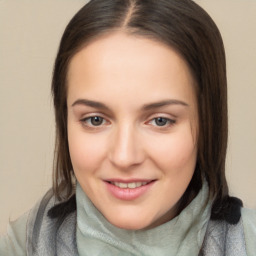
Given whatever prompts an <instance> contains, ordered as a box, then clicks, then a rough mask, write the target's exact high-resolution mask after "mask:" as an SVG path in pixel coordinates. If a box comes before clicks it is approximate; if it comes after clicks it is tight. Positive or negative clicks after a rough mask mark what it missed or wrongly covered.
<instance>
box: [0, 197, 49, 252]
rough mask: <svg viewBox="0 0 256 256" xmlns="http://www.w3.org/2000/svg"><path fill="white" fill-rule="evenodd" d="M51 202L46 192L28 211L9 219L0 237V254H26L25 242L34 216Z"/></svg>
mask: <svg viewBox="0 0 256 256" xmlns="http://www.w3.org/2000/svg"><path fill="white" fill-rule="evenodd" d="M53 204H54V203H53V200H52V195H51V193H49V192H48V193H46V195H45V196H44V197H43V198H41V199H40V200H39V201H38V202H37V203H36V204H35V206H34V207H33V208H32V209H31V210H30V211H28V212H26V213H25V214H23V215H22V216H21V217H19V218H18V219H17V220H15V221H11V222H10V223H9V225H8V228H7V232H6V234H4V235H1V237H0V255H15V256H23V255H27V243H28V239H29V237H32V226H34V225H35V220H36V216H37V215H38V213H39V212H40V214H42V216H43V215H44V214H45V213H43V211H44V210H45V209H46V208H49V207H51V206H52V205H53ZM46 205H47V206H48V207H46Z"/></svg>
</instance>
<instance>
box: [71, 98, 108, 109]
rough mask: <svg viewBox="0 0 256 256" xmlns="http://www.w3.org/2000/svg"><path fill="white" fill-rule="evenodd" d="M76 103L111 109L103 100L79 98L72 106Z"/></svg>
mask: <svg viewBox="0 0 256 256" xmlns="http://www.w3.org/2000/svg"><path fill="white" fill-rule="evenodd" d="M76 105H84V106H89V107H92V108H98V109H102V110H110V109H109V108H108V107H107V106H106V105H105V104H103V103H101V102H98V101H93V100H87V99H78V100H76V101H75V102H74V103H73V104H72V105H71V106H72V107H74V106H76Z"/></svg>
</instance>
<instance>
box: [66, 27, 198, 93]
mask: <svg viewBox="0 0 256 256" xmlns="http://www.w3.org/2000/svg"><path fill="white" fill-rule="evenodd" d="M67 78H68V79H67V82H68V97H69V96H74V95H73V94H74V93H75V92H76V91H77V92H78V91H79V92H82V90H84V91H87V93H89V92H92V91H94V92H96V91H98V93H100V92H101V93H103V92H104V91H105V90H107V91H109V90H115V93H119V95H120V97H121V96H125V95H126V94H127V93H128V92H129V91H132V90H133V93H135V94H137V93H139V91H140V90H144V91H145V90H147V91H148V92H151V96H152V93H154V95H155V96H156V97H157V94H158V93H160V92H161V90H162V93H164V91H166V90H170V89H171V88H172V89H173V93H174V94H175V93H176V94H179V93H181V92H182V94H183V96H184V97H191V94H194V79H193V76H192V74H191V72H190V69H189V67H188V65H187V64H186V62H185V61H184V59H183V58H182V57H181V56H180V55H179V54H178V53H177V52H176V51H175V50H174V49H172V48H170V47H169V46H167V45H165V44H163V43H161V42H158V41H155V40H151V39H148V38H143V37H141V36H133V35H127V34H125V33H121V32H117V33H112V34H108V35H104V36H101V37H99V38H97V39H96V40H94V41H92V42H90V44H88V45H87V46H85V47H84V48H82V49H81V50H80V51H79V52H78V53H77V54H75V55H74V56H73V58H72V59H71V61H70V65H69V70H68V77H67ZM174 87H176V89H175V90H174ZM134 89H135V90H134ZM178 91H180V92H178ZM186 94H187V95H186ZM174 96H175V95H174ZM176 96H177V97H178V96H179V95H176Z"/></svg>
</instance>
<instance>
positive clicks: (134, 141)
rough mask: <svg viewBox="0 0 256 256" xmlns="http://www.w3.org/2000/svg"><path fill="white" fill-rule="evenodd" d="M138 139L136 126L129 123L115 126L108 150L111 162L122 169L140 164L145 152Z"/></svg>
mask: <svg viewBox="0 0 256 256" xmlns="http://www.w3.org/2000/svg"><path fill="white" fill-rule="evenodd" d="M140 141H141V140H140V136H139V134H138V131H136V128H134V127H132V126H129V125H123V126H122V127H120V128H116V130H115V131H114V135H113V137H112V141H111V147H110V150H109V159H110V161H111V163H112V164H113V165H114V166H115V167H117V168H119V169H124V170H127V169H129V168H131V167H134V166H137V165H139V164H141V163H142V162H143V161H144V159H145V153H144V150H143V147H142V143H140Z"/></svg>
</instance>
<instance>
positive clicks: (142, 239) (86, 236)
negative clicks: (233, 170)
mask: <svg viewBox="0 0 256 256" xmlns="http://www.w3.org/2000/svg"><path fill="white" fill-rule="evenodd" d="M208 194H209V188H208V185H207V182H204V184H203V187H202V189H201V190H200V192H199V193H198V195H197V196H196V197H195V198H194V200H193V201H192V202H191V203H190V204H189V205H188V206H187V207H186V208H185V209H184V210H183V211H182V212H181V213H180V214H179V215H178V216H176V217H175V218H173V219H172V220H170V221H169V222H166V223H164V224H162V225H160V226H157V227H155V228H152V229H148V230H125V229H120V228H117V227H115V226H114V225H112V224H111V223H109V222H108V221H107V220H106V219H105V217H104V216H103V215H102V214H101V213H100V212H99V211H98V210H97V208H96V207H95V206H94V205H93V203H92V202H91V201H90V199H89V198H88V197H87V196H86V194H85V193H84V192H83V190H82V188H81V187H80V185H79V183H77V187H76V200H77V231H76V236H77V247H78V252H79V255H81V256H86V255H90V256H91V255H94V256H97V255H106V256H108V255H109V256H113V255H124V256H125V255H134V256H135V255H136V256H143V255H145V256H151V255H152V256H155V255H177V256H181V255H182V256H186V255H188V256H190V255H198V254H199V251H200V249H201V246H202V244H203V240H204V236H205V232H206V228H207V224H208V221H209V219H210V211H211V203H210V202H208V201H209V200H208Z"/></svg>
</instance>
